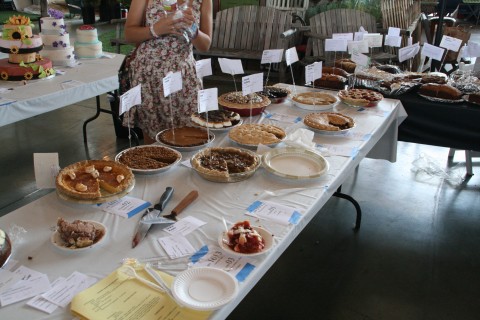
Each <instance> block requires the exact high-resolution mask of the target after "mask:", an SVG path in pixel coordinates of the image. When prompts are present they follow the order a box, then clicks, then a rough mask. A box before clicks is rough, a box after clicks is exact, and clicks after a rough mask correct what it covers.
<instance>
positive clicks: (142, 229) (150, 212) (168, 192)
mask: <svg viewBox="0 0 480 320" xmlns="http://www.w3.org/2000/svg"><path fill="white" fill-rule="evenodd" d="M172 194H173V188H172V187H167V188H166V189H165V191H164V192H163V194H162V196H161V197H160V201H158V203H157V204H156V205H154V206H153V208H148V209H147V210H146V211H145V213H144V214H143V215H142V217H141V218H140V220H139V221H138V224H137V229H136V230H135V235H134V236H133V240H132V248H135V247H136V246H137V245H138V244H139V243H140V241H142V240H143V239H144V238H145V236H146V235H147V233H148V230H150V228H151V227H152V225H151V224H146V223H142V220H143V219H146V218H148V217H152V218H160V214H161V213H162V211H163V209H165V207H166V206H167V203H168V201H169V200H170V198H171V197H172ZM174 222H175V221H173V220H170V219H167V218H165V223H174Z"/></svg>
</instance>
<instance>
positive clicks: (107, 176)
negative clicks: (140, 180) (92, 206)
mask: <svg viewBox="0 0 480 320" xmlns="http://www.w3.org/2000/svg"><path fill="white" fill-rule="evenodd" d="M55 183H56V187H57V191H58V192H59V193H61V194H63V195H66V196H67V197H70V198H75V199H79V200H94V199H98V198H100V197H105V196H108V195H113V194H118V193H121V192H123V191H126V190H127V189H129V188H130V187H131V186H132V185H133V184H134V183H135V178H134V175H133V173H132V171H131V170H130V169H129V168H128V167H127V166H125V165H123V164H121V163H118V162H115V161H108V160H85V161H80V162H77V163H74V164H71V165H69V166H67V167H65V168H63V169H62V170H61V171H60V172H59V173H58V175H57V178H56V181H55Z"/></svg>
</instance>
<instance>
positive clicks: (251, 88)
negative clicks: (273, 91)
mask: <svg viewBox="0 0 480 320" xmlns="http://www.w3.org/2000/svg"><path fill="white" fill-rule="evenodd" d="M262 90H263V73H255V74H252V75H250V76H246V77H242V94H243V95H244V96H246V95H247V94H251V93H254V92H259V91H262Z"/></svg>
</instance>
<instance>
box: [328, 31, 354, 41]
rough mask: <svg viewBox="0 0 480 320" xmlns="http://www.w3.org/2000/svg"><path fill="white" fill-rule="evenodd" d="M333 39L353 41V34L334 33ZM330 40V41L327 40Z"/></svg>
mask: <svg viewBox="0 0 480 320" xmlns="http://www.w3.org/2000/svg"><path fill="white" fill-rule="evenodd" d="M332 39H334V40H345V41H353V32H349V33H333V34H332ZM326 40H329V39H326Z"/></svg>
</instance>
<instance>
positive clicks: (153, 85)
mask: <svg viewBox="0 0 480 320" xmlns="http://www.w3.org/2000/svg"><path fill="white" fill-rule="evenodd" d="M161 3H162V1H161V0H152V1H150V3H149V4H148V5H147V13H146V24H147V26H150V25H151V24H153V23H155V22H157V21H158V20H159V19H160V17H161V16H162V13H163V7H162V4H161ZM201 4H202V0H193V3H192V11H193V15H194V17H195V22H196V23H197V25H200V7H201ZM192 50H193V47H192V44H191V42H187V40H186V39H185V38H184V37H182V36H178V35H166V36H160V37H158V38H156V39H151V40H147V41H145V42H143V43H142V44H140V46H139V47H138V48H137V52H136V56H135V58H134V60H132V62H131V65H130V68H129V70H130V71H129V72H130V79H131V87H132V88H133V87H135V86H136V85H138V84H141V87H142V104H141V105H137V106H135V107H133V108H132V109H130V111H129V115H128V116H127V115H125V116H124V118H123V125H124V126H128V125H129V126H130V127H131V128H133V127H135V126H136V127H139V128H141V129H142V131H143V133H144V134H147V135H148V136H150V137H151V138H155V136H156V134H157V133H158V132H160V131H162V130H164V129H167V128H171V127H172V125H173V126H174V127H178V126H182V125H186V124H189V123H190V115H191V114H192V113H193V112H195V111H196V110H197V92H198V90H199V89H200V81H199V80H198V78H197V75H196V70H195V59H194V58H193V51H192ZM169 72H174V73H175V72H181V74H182V89H181V90H180V91H177V92H174V93H171V94H170V95H169V96H168V97H165V96H164V93H163V78H165V76H166V75H167V73H169Z"/></svg>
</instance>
